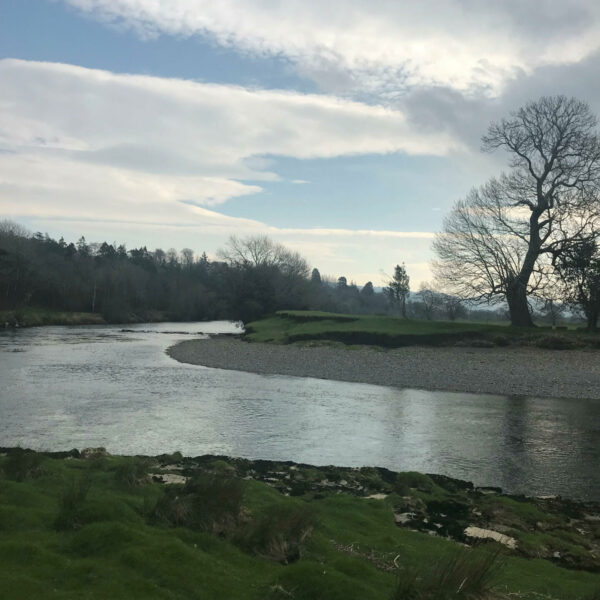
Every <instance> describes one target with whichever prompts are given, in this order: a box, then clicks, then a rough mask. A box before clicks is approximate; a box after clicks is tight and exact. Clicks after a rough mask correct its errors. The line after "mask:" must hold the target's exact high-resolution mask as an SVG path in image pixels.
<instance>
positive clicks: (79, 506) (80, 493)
mask: <svg viewBox="0 0 600 600" xmlns="http://www.w3.org/2000/svg"><path fill="white" fill-rule="evenodd" d="M91 485H92V480H91V478H90V477H89V473H84V474H83V475H81V476H79V477H74V478H72V479H71V480H70V481H68V482H67V483H66V485H65V487H64V488H63V490H62V492H61V494H60V503H59V511H58V515H57V517H56V520H55V521H54V527H56V529H58V530H61V529H77V528H79V527H81V526H82V525H83V514H82V513H83V505H84V503H85V501H86V498H87V496H88V493H89V491H90V487H91Z"/></svg>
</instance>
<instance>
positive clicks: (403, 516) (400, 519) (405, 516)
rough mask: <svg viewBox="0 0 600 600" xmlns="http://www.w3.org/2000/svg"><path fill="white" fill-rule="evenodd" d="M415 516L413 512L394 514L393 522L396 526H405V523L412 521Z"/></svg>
mask: <svg viewBox="0 0 600 600" xmlns="http://www.w3.org/2000/svg"><path fill="white" fill-rule="evenodd" d="M416 516H417V515H416V514H415V513H413V512H405V513H395V514H394V521H395V522H396V525H406V523H408V522H410V521H412V520H413V519H414V518H415V517H416Z"/></svg>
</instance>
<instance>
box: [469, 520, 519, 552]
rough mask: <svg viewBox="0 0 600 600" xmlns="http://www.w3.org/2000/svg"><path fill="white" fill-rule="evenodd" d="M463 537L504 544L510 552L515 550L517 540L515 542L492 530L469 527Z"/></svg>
mask: <svg viewBox="0 0 600 600" xmlns="http://www.w3.org/2000/svg"><path fill="white" fill-rule="evenodd" d="M465 535H466V536H467V537H470V538H477V539H480V540H494V541H495V542H498V543H500V544H504V545H505V546H506V547H507V548H510V549H511V550H516V548H517V540H515V538H513V537H509V536H508V535H504V534H503V533H499V532H498V531H493V530H492V529H482V528H481V527H473V526H470V527H467V528H466V529H465Z"/></svg>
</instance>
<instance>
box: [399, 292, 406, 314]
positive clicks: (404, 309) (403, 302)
mask: <svg viewBox="0 0 600 600" xmlns="http://www.w3.org/2000/svg"><path fill="white" fill-rule="evenodd" d="M401 302H402V303H401V305H400V306H401V308H402V318H404V319H406V296H402V301H401Z"/></svg>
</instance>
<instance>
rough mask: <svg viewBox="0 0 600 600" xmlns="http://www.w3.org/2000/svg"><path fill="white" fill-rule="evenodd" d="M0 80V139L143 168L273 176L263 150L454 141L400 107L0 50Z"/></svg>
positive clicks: (360, 150) (391, 147) (373, 148)
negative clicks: (414, 123)
mask: <svg viewBox="0 0 600 600" xmlns="http://www.w3.org/2000/svg"><path fill="white" fill-rule="evenodd" d="M0 79H1V81H2V101H1V104H0V148H3V149H5V150H11V151H16V152H22V153H29V154H31V153H36V154H39V155H42V156H43V155H45V156H49V155H51V156H53V157H56V156H63V157H65V158H66V159H68V160H77V161H81V162H88V163H90V164H95V165H101V164H103V165H107V166H110V167H119V168H121V169H130V170H135V171H142V172H147V173H153V174H164V175H172V176H174V175H177V176H189V177H192V176H196V177H198V176H199V177H212V178H220V179H222V180H223V181H226V180H227V179H246V180H252V179H253V180H273V179H277V175H276V174H274V173H272V172H269V171H268V169H269V167H270V163H269V161H268V160H266V157H268V156H277V155H279V156H289V157H295V158H329V157H335V156H343V155H352V154H370V153H388V152H406V153H410V154H436V155H440V154H444V153H447V152H448V151H449V150H450V149H452V148H454V147H457V144H456V143H455V142H454V140H453V139H452V138H451V137H450V136H448V135H446V134H444V133H441V134H439V133H437V132H425V133H424V134H421V133H419V132H417V131H416V130H415V129H414V128H413V127H411V126H410V124H409V123H408V122H407V119H406V116H405V115H404V114H403V113H402V112H401V111H399V110H392V109H389V108H385V107H382V106H371V105H367V104H362V103H360V102H352V101H348V100H343V99H339V98H336V97H333V96H325V95H314V94H313V95H311V94H300V93H294V92H287V91H280V90H259V89H256V90H255V89H247V88H243V87H238V86H230V85H215V84H207V83H197V82H194V81H186V80H180V79H165V78H159V77H149V76H141V75H117V74H114V73H110V72H107V71H99V70H93V69H85V68H81V67H75V66H72V65H65V64H55V63H40V62H26V61H21V60H11V59H5V60H2V61H0ZM224 196H225V194H221V195H219V194H217V195H216V196H215V198H220V199H221V201H222V199H223V198H224ZM200 198H201V199H200V200H199V201H200V202H202V201H203V199H204V198H206V194H204V193H200ZM190 199H192V200H193V199H194V198H193V197H191V198H190ZM210 203H214V202H209V204H210Z"/></svg>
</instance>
